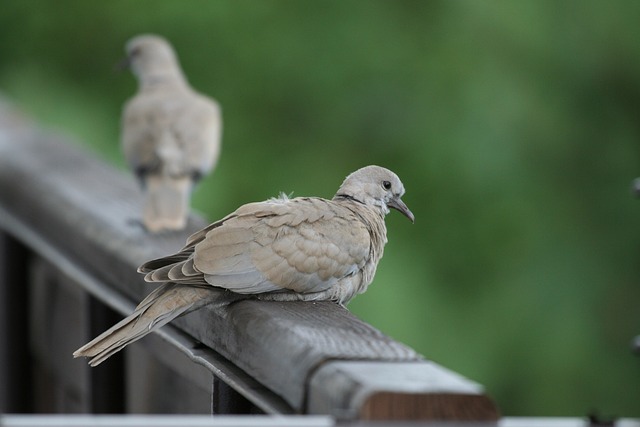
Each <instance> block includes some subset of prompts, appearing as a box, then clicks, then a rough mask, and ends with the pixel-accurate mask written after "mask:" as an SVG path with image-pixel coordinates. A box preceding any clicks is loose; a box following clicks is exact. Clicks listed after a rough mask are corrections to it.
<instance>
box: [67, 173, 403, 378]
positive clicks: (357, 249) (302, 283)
mask: <svg viewBox="0 0 640 427" xmlns="http://www.w3.org/2000/svg"><path fill="white" fill-rule="evenodd" d="M404 192H405V190H404V186H403V185H402V182H401V181H400V179H399V178H398V176H397V175H396V174H395V173H393V172H391V171H390V170H388V169H385V168H382V167H379V166H367V167H364V168H362V169H359V170H357V171H355V172H353V173H352V174H350V175H349V176H347V178H346V179H345V180H344V182H343V183H342V185H341V186H340V189H339V190H338V192H337V193H336V195H335V196H334V197H333V199H331V200H327V199H322V198H319V197H298V198H293V199H290V198H288V197H286V196H284V195H281V196H280V197H279V198H273V199H269V200H267V201H264V202H257V203H249V204H246V205H243V206H241V207H240V208H238V209H237V210H236V211H235V212H233V213H231V214H230V215H227V216H226V217H224V218H222V219H221V220H219V221H217V222H214V223H213V224H210V225H209V226H207V227H205V228H204V229H202V230H200V231H198V232H196V233H195V234H193V235H192V236H191V237H189V239H188V240H187V243H186V246H185V247H184V248H183V249H182V250H181V251H180V252H178V253H176V254H174V255H170V256H167V257H164V258H159V259H156V260H152V261H149V262H147V263H145V264H143V265H142V266H141V267H140V268H139V269H138V272H140V273H143V274H145V280H146V281H147V282H154V283H162V285H161V286H159V287H158V288H156V289H155V290H154V291H153V292H151V293H150V294H149V295H148V296H147V297H146V298H145V299H144V300H143V301H142V302H141V303H140V304H139V305H138V307H137V308H136V309H135V311H134V312H133V314H131V315H130V316H129V317H127V318H125V319H124V320H122V321H121V322H120V323H118V324H116V325H115V326H113V327H112V328H111V329H109V330H107V331H106V332H104V333H103V334H102V335H100V336H98V337H97V338H95V339H94V340H93V341H91V342H89V343H88V344H86V345H85V346H83V347H81V348H80V349H78V350H77V351H76V352H75V353H73V355H74V357H80V356H85V357H91V358H92V359H91V360H90V362H89V364H90V365H91V366H96V365H98V364H100V363H102V362H103V361H104V360H106V359H107V358H109V357H110V356H111V355H113V354H114V353H116V352H118V351H120V350H121V349H122V348H124V347H125V346H126V345H128V344H130V343H131V342H134V341H136V340H138V339H140V338H142V337H143V336H145V335H146V334H148V333H150V332H151V331H153V330H155V329H157V328H160V327H161V326H163V325H165V324H167V323H168V322H170V321H171V320H173V319H175V318H176V317H178V316H180V315H183V314H186V313H188V312H191V311H193V310H196V309H198V308H201V307H203V306H204V305H207V304H211V303H215V302H223V303H224V301H227V302H232V301H235V300H238V299H243V298H250V297H254V298H258V299H261V300H271V301H300V300H302V301H323V300H329V301H335V302H337V303H339V304H342V305H344V304H346V303H348V302H349V300H351V299H352V298H353V297H354V296H355V295H357V294H359V293H362V292H364V291H365V290H366V289H367V287H368V286H369V284H370V283H371V281H372V280H373V276H374V274H375V272H376V267H377V266H378V261H380V258H381V257H382V253H383V249H384V245H385V244H386V243H387V230H386V226H385V222H384V218H385V216H386V215H387V213H389V208H393V209H397V210H398V211H400V212H401V213H402V214H403V215H405V216H406V217H407V218H409V219H410V220H411V221H412V222H413V221H414V216H413V213H411V211H410V210H409V208H408V207H407V205H405V204H404V202H403V201H402V199H401V197H402V195H403V194H404Z"/></svg>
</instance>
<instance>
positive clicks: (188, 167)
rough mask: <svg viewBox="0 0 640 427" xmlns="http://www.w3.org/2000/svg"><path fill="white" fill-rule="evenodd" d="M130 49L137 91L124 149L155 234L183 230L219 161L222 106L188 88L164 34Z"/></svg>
mask: <svg viewBox="0 0 640 427" xmlns="http://www.w3.org/2000/svg"><path fill="white" fill-rule="evenodd" d="M126 52H127V63H128V65H129V66H130V67H131V69H132V71H133V73H134V74H135V76H136V77H137V79H138V92H137V93H136V95H135V96H134V97H133V98H131V99H130V100H129V101H128V102H127V103H126V105H125V107H124V111H123V115H122V148H123V151H124V156H125V158H126V160H127V162H128V163H129V166H130V167H131V169H132V170H133V171H134V173H135V174H136V175H137V176H138V178H139V179H140V182H141V184H142V187H143V190H144V193H145V201H144V207H143V215H142V219H143V224H144V226H145V227H146V228H147V230H149V231H151V232H159V231H163V230H180V229H182V228H184V227H185V225H186V223H187V217H188V213H189V201H190V195H191V190H192V188H193V185H194V184H195V183H197V182H198V180H200V178H202V177H203V176H204V175H206V174H208V173H209V172H210V171H211V169H212V168H213V167H214V166H215V164H216V162H217V160H218V155H219V152H220V139H221V133H222V119H221V114H220V108H219V106H218V104H217V103H216V102H215V101H214V100H213V99H211V98H208V97H205V96H203V95H201V94H199V93H197V92H196V91H194V90H193V89H192V88H191V87H190V86H189V83H188V82H187V80H186V78H185V77H184V75H183V73H182V70H181V68H180V64H179V63H178V59H177V58H176V55H175V53H174V51H173V48H172V47H171V45H170V44H169V43H168V42H167V41H166V40H165V39H163V38H162V37H159V36H155V35H141V36H137V37H135V38H133V39H131V40H130V41H129V42H128V43H127V45H126Z"/></svg>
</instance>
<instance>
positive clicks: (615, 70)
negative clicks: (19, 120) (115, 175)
mask: <svg viewBox="0 0 640 427" xmlns="http://www.w3.org/2000/svg"><path fill="white" fill-rule="evenodd" d="M638 22H640V3H638V2H634V1H623V0H613V1H609V2H603V1H598V0H589V1H587V0H584V1H571V0H543V1H533V0H524V1H520V2H502V1H498V0H484V1H472V0H455V1H417V0H415V1H411V0H402V1H392V0H372V1H357V0H346V1H345V0H330V1H322V2H320V1H316V2H310V1H309V2H303V1H293V0H273V1H261V2H259V1H248V0H220V1H204V0H191V1H188V2H177V1H168V0H162V1H151V0H138V1H136V2H130V1H124V0H110V1H108V2H87V1H83V0H61V1H56V2H47V1H22V0H5V1H4V2H3V13H2V14H1V15H0V52H2V59H1V62H0V90H2V91H3V92H4V93H5V94H6V95H8V96H9V97H11V98H13V99H14V101H15V102H16V103H18V104H19V105H20V106H21V107H22V108H23V109H24V110H26V111H28V112H29V113H30V114H31V115H33V116H35V117H36V118H37V119H38V120H40V121H41V122H44V123H46V124H48V125H49V126H51V127H54V128H57V129H59V130H61V131H63V132H65V133H68V134H72V135H75V136H76V139H77V140H78V141H80V143H87V144H89V145H90V146H91V147H92V149H94V150H96V152H98V153H99V154H100V155H101V156H104V157H105V158H106V159H108V160H109V161H112V162H114V163H115V164H117V165H118V166H119V167H122V168H124V166H123V161H122V158H121V156H120V152H119V147H118V132H119V130H118V126H119V114H120V108H121V105H122V103H123V102H124V100H125V99H126V98H128V97H129V96H131V94H132V93H133V91H134V89H135V82H134V80H133V78H132V77H131V76H130V75H128V74H117V73H114V72H113V71H112V66H113V64H115V63H116V62H117V61H118V59H119V58H120V57H121V56H122V53H123V45H124V42H125V41H126V40H127V39H128V38H129V37H131V36H133V35H135V34H139V33H143V32H154V33H159V34H162V35H164V36H166V37H167V38H168V39H170V40H171V41H172V42H173V43H174V45H175V47H176V48H177V51H178V53H179V56H180V58H181V62H182V64H183V68H184V69H185V71H186V72H187V74H188V76H189V79H190V81H191V83H192V84H193V86H195V87H196V88H198V89H199V90H201V91H203V92H205V93H207V94H210V95H212V96H214V97H215V98H217V99H218V100H219V101H220V103H221V104H222V106H223V109H224V118H225V132H224V148H223V153H222V158H221V162H220V164H219V167H218V168H217V170H216V171H215V173H214V174H213V175H212V176H211V177H210V178H209V179H207V180H206V181H205V182H204V183H203V184H202V185H201V186H200V187H199V188H198V189H197V191H196V193H195V205H196V208H197V209H199V210H201V211H202V212H206V215H207V216H208V217H209V218H210V219H216V218H219V217H221V216H222V215H224V214H226V213H227V212H229V211H231V210H233V209H235V208H236V207H237V206H238V205H240V204H242V203H246V202H248V201H253V200H262V199H265V198H267V197H270V196H273V195H275V194H277V193H278V192H279V191H281V190H282V191H285V192H287V193H288V192H291V191H293V192H294V195H321V196H325V197H330V196H331V195H332V194H333V192H334V191H335V189H336V188H337V186H338V185H339V184H340V182H341V180H342V178H343V177H344V176H345V175H346V174H347V173H349V172H351V171H353V170H355V169H357V168H359V167H361V166H364V165H367V164H380V165H383V166H386V167H389V168H390V169H393V170H394V171H396V172H397V173H398V174H399V175H400V177H401V178H402V179H403V181H404V183H405V186H406V188H407V195H406V197H405V200H406V202H407V204H408V205H409V206H410V207H411V208H412V210H413V211H414V213H415V215H416V218H417V220H416V224H415V225H413V226H412V225H411V224H409V223H408V222H407V221H406V220H405V219H404V218H402V217H401V216H400V215H396V214H394V213H392V214H391V215H390V217H389V219H388V228H389V240H390V242H389V244H388V245H387V249H386V255H385V257H384V259H383V261H382V263H381V266H380V268H379V270H378V275H377V277H376V281H375V282H374V284H373V286H372V287H371V288H370V290H369V291H368V292H367V294H366V295H364V296H361V297H359V298H357V299H356V301H355V302H354V303H352V304H351V306H350V308H351V309H352V310H353V311H354V312H355V313H357V314H358V315H359V316H360V317H362V318H363V319H365V320H367V321H369V322H370V323H372V324H374V325H375V326H377V327H379V328H380V329H382V330H383V331H385V332H386V333H388V334H389V335H391V336H393V337H394V338H396V339H399V340H401V341H404V342H406V343H407V344H409V345H411V346H413V347H414V348H416V349H417V350H418V351H420V352H421V353H423V354H424V355H426V356H427V357H428V358H432V359H434V360H436V361H437V362H439V363H441V364H443V365H445V366H447V367H449V368H451V369H454V370H456V371H458V372H461V373H462V374H464V375H466V376H468V377H470V378H473V379H475V380H477V381H478V382H480V383H482V384H484V385H485V386H486V387H487V389H488V391H489V392H490V394H491V395H492V396H493V397H494V398H495V399H496V400H497V402H498V403H499V405H500V406H501V408H502V409H503V411H504V413H505V414H508V415H574V416H575V415H577V416H579V415H585V414H587V413H588V412H591V411H598V412H599V413H601V414H606V415H624V416H640V412H638V411H639V407H638V400H637V399H638V395H639V391H640V381H638V378H639V373H640V360H638V359H637V358H634V357H633V355H632V354H631V353H630V351H629V342H630V340H631V338H632V337H633V336H634V335H636V334H639V333H640V327H639V326H640V322H639V321H638V301H639V300H640V287H639V286H638V278H639V277H640V263H639V262H638V256H639V253H638V245H639V244H640V227H639V224H640V202H638V201H634V200H633V199H632V197H631V196H630V194H629V191H628V187H629V183H630V181H631V179H633V178H634V177H635V176H636V175H640V163H639V161H638V159H639V156H638V155H639V154H640V153H639V148H638V147H639V144H638V142H639V141H640V121H639V117H640V116H639V112H640V49H639V46H640V43H639V42H640V26H639V25H638Z"/></svg>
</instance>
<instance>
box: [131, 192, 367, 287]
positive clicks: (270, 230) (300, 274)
mask: <svg viewBox="0 0 640 427" xmlns="http://www.w3.org/2000/svg"><path fill="white" fill-rule="evenodd" d="M370 244H371V242H370V234H369V231H368V230H367V228H366V226H365V225H364V224H363V223H362V222H361V221H360V220H359V219H358V218H357V217H356V216H355V215H354V214H353V213H352V212H351V211H350V210H348V209H346V208H344V207H343V206H340V205H338V204H336V203H334V202H331V201H328V200H324V199H319V198H296V199H291V200H289V199H286V200H272V201H267V202H260V203H250V204H247V205H244V206H242V207H240V208H239V209H238V210H237V211H236V212H234V213H233V214H231V215H229V216H227V217H226V218H225V219H223V220H221V221H218V222H217V223H214V224H212V225H211V226H209V227H207V229H205V230H202V232H200V233H196V234H195V235H194V236H192V237H191V238H190V240H189V241H188V242H187V246H186V247H185V249H184V250H183V253H182V255H180V254H177V255H174V256H173V257H172V258H171V257H170V258H171V261H172V263H167V264H166V265H164V266H161V264H162V262H161V261H162V260H160V262H159V261H158V260H156V261H155V264H151V265H150V267H151V268H150V269H147V270H146V271H145V269H144V268H141V271H142V272H147V271H150V272H149V273H148V274H147V280H152V281H163V280H173V281H178V282H180V281H194V282H195V281H197V280H201V279H204V281H206V283H208V284H210V285H213V286H217V287H221V288H225V289H229V290H231V291H233V292H236V293H240V294H259V293H264V292H279V291H294V292H298V293H313V292H321V291H324V290H326V289H329V288H330V287H331V286H332V285H334V284H335V283H336V282H337V281H338V280H339V279H341V278H343V277H346V276H349V275H352V274H355V273H356V272H357V271H358V270H359V269H361V268H362V266H363V265H364V264H365V263H366V261H367V259H368V257H369V253H370ZM185 256H186V258H184V259H181V257H185ZM150 263H154V261H151V262H150ZM148 264H149V263H148ZM145 265H147V264H145ZM143 267H144V266H143ZM155 267H158V269H156V270H153V268H155Z"/></svg>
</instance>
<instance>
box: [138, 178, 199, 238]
mask: <svg viewBox="0 0 640 427" xmlns="http://www.w3.org/2000/svg"><path fill="white" fill-rule="evenodd" d="M192 185H193V182H192V180H191V177H189V176H179V177H173V176H167V175H147V176H146V179H145V201H144V208H143V213H142V220H143V223H144V226H145V227H146V228H147V230H149V231H150V232H152V233H157V232H160V231H163V230H182V229H184V228H185V226H186V225H187V218H188V216H189V199H190V196H191V187H192Z"/></svg>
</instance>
